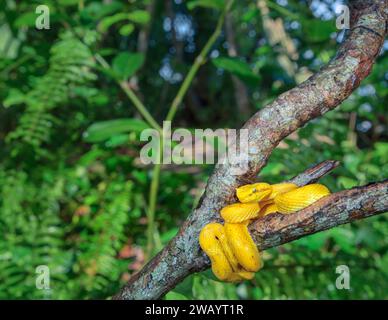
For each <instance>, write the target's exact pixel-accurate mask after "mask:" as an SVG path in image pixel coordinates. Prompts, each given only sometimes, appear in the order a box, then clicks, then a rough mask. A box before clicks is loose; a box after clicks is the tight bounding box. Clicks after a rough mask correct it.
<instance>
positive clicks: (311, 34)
mask: <svg viewBox="0 0 388 320" xmlns="http://www.w3.org/2000/svg"><path fill="white" fill-rule="evenodd" d="M302 25H303V28H302V30H303V32H304V34H305V36H306V38H307V39H308V40H310V41H314V42H322V41H327V40H329V39H330V35H331V34H332V33H333V32H336V31H337V30H336V28H335V24H334V22H333V21H322V20H319V19H309V20H305V21H304V22H303V24H302Z"/></svg>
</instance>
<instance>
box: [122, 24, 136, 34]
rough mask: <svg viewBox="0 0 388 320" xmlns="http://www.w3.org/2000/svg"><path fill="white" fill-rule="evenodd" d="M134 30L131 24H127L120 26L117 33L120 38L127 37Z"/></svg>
mask: <svg viewBox="0 0 388 320" xmlns="http://www.w3.org/2000/svg"><path fill="white" fill-rule="evenodd" d="M134 29H135V26H134V25H133V24H132V23H129V24H126V25H124V26H122V27H121V28H120V30H119V32H120V34H121V35H122V36H124V37H127V36H129V35H130V34H131V33H132V32H133V30H134Z"/></svg>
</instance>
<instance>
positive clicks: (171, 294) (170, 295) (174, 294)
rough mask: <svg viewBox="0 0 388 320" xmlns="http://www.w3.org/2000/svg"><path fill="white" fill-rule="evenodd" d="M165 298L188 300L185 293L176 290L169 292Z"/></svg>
mask: <svg viewBox="0 0 388 320" xmlns="http://www.w3.org/2000/svg"><path fill="white" fill-rule="evenodd" d="M165 298H166V300H188V298H187V297H186V296H184V295H183V294H181V293H178V292H174V291H170V292H169V293H167V294H166V297H165Z"/></svg>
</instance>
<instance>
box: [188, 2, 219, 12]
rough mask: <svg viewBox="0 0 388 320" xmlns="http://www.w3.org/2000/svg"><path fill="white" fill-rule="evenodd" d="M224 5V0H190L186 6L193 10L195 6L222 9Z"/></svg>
mask: <svg viewBox="0 0 388 320" xmlns="http://www.w3.org/2000/svg"><path fill="white" fill-rule="evenodd" d="M224 6H225V0H212V1H209V0H192V1H190V2H188V3H187V8H188V9H189V10H193V9H194V8H196V7H203V8H212V9H219V10H222V9H223V8H224Z"/></svg>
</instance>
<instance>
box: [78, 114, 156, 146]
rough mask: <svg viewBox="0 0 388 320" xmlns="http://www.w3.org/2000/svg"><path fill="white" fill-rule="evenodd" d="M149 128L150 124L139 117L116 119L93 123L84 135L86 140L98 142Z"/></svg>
mask: <svg viewBox="0 0 388 320" xmlns="http://www.w3.org/2000/svg"><path fill="white" fill-rule="evenodd" d="M147 128H149V126H148V125H147V124H146V123H145V122H144V121H142V120H139V119H131V118H128V119H116V120H108V121H101V122H96V123H93V124H92V125H91V126H90V127H89V128H88V129H87V130H86V131H85V132H84V135H83V138H84V140H85V141H86V142H91V143H96V142H102V141H105V140H107V139H110V138H112V137H114V136H117V135H121V134H123V133H129V132H137V133H140V132H141V131H142V130H145V129H147Z"/></svg>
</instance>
